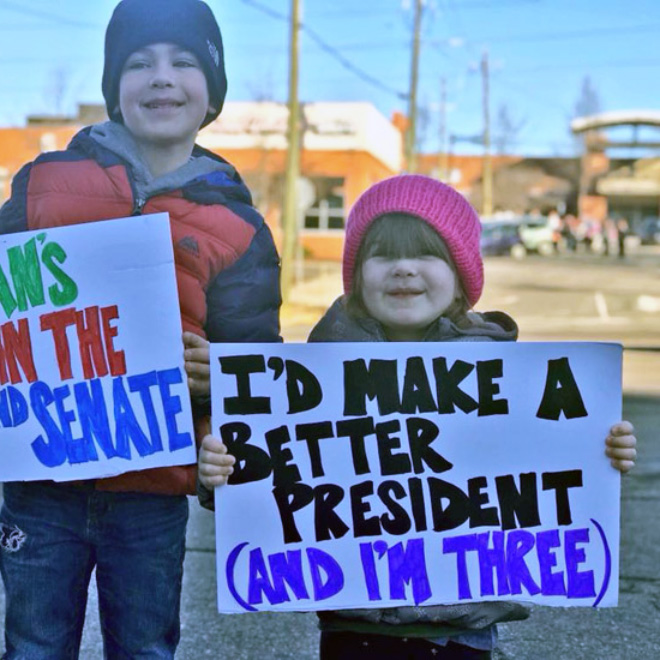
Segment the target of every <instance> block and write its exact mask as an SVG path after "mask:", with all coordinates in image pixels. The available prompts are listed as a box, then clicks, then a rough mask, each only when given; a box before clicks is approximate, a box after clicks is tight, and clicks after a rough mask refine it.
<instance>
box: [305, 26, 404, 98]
mask: <svg viewBox="0 0 660 660" xmlns="http://www.w3.org/2000/svg"><path fill="white" fill-rule="evenodd" d="M302 27H303V30H304V31H305V32H306V34H307V36H308V37H309V38H310V39H311V40H312V41H314V42H315V43H316V45H317V46H319V48H321V49H322V50H323V51H325V52H326V53H328V54H329V55H331V56H332V57H334V58H335V59H336V60H337V61H338V62H339V63H340V64H341V65H342V66H343V67H344V68H345V69H346V70H347V71H350V72H351V73H353V74H355V75H356V76H358V78H360V79H362V80H364V81H365V82H367V83H369V84H370V85H372V86H374V87H378V88H379V89H380V90H382V91H384V92H389V93H390V94H394V95H395V96H396V97H397V98H399V99H403V100H405V99H407V98H408V94H406V93H405V92H400V91H399V90H397V89H394V88H392V87H389V86H388V85H386V84H385V83H383V82H381V81H380V80H378V79H377V78H374V77H373V76H372V75H370V74H368V73H366V72H365V71H362V69H359V68H358V67H356V66H355V65H354V64H353V63H352V62H350V61H349V60H347V59H346V58H345V57H344V56H343V55H342V54H341V53H340V52H339V51H337V50H336V49H335V48H333V47H332V46H330V45H329V44H328V43H326V42H325V41H323V39H321V37H320V36H319V35H318V34H317V33H316V32H314V30H312V29H310V28H308V27H306V26H304V25H303V26H302Z"/></svg>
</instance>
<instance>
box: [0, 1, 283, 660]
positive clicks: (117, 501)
mask: <svg viewBox="0 0 660 660" xmlns="http://www.w3.org/2000/svg"><path fill="white" fill-rule="evenodd" d="M102 86H103V94H104V98H105V101H106V106H107V111H108V115H109V117H110V121H109V122H106V123H104V124H100V125H96V126H92V127H88V128H86V129H84V130H82V131H81V132H80V133H79V134H78V135H76V136H75V137H74V138H73V140H72V142H71V144H70V145H69V147H68V148H67V150H66V151H63V152H56V153H49V154H45V155H42V156H40V157H39V158H37V159H36V160H35V161H34V162H33V163H29V164H27V165H26V166H24V167H23V169H22V170H21V171H20V172H19V174H18V175H17V176H16V178H15V180H14V182H13V187H12V197H11V199H10V200H9V201H8V202H7V204H5V206H4V207H3V208H2V210H0V233H9V232H17V231H25V230H34V229H41V228H46V227H56V226H62V225H70V224H76V223H80V222H93V221H96V220H103V219H107V218H116V217H125V216H130V215H136V214H141V213H157V212H168V213H169V214H170V221H171V229H172V240H173V244H174V253H175V265H176V272H177V284H178V289H179V299H180V305H181V318H182V325H183V329H184V331H185V332H184V345H185V347H186V352H185V356H186V370H187V372H188V376H189V385H190V390H191V395H192V397H193V410H194V412H195V415H196V418H197V420H198V421H200V422H202V421H203V419H204V415H205V413H206V412H207V410H206V407H207V405H206V404H207V403H208V394H209V385H208V364H205V362H208V357H207V352H206V348H205V345H206V340H205V339H204V337H206V338H208V339H209V340H211V341H225V342H227V341H229V342H232V341H280V339H279V321H278V310H279V305H280V294H279V259H278V256H277V253H276V250H275V247H274V245H273V241H272V237H271V235H270V232H269V230H268V228H267V226H266V224H265V223H264V221H263V219H262V218H261V216H260V215H259V214H258V213H257V211H256V210H255V209H254V208H253V207H252V202H251V197H250V194H249V192H248V190H247V188H246V187H245V185H244V184H243V182H242V180H241V178H240V176H239V175H238V174H237V173H236V171H235V170H234V168H233V167H232V166H231V165H229V164H228V163H227V162H226V161H224V160H223V159H221V158H219V157H218V156H216V155H215V154H213V153H211V152H208V151H205V150H204V149H201V148H200V147H198V146H196V145H195V139H196V136H197V133H198V131H199V129H200V127H203V126H206V125H207V124H208V123H210V122H211V121H213V120H214V119H215V118H216V117H217V116H218V115H219V114H220V111H221V109H222V105H223V102H224V98H225V93H226V88H227V82H226V77H225V70H224V60H223V48H222V38H221V35H220V30H219V28H218V25H217V23H216V21H215V18H214V16H213V14H212V12H211V10H210V9H209V7H208V6H207V5H206V4H205V3H204V2H202V1H201V0H122V2H120V3H119V4H118V5H117V7H116V8H115V11H114V13H113V16H112V18H111V20H110V23H109V25H108V28H107V32H106V42H105V66H104V72H103V85H102ZM145 249H148V246H145ZM194 492H195V466H194V465H190V466H180V467H173V468H160V469H152V470H144V471H141V472H132V473H127V474H123V475H120V476H118V477H114V478H110V479H98V480H93V481H84V482H75V483H53V482H26V483H20V482H13V483H7V484H5V486H4V498H5V501H4V505H3V508H2V511H1V512H0V532H1V537H4V536H5V535H6V534H10V533H13V532H20V534H19V536H20V538H21V539H22V542H21V543H20V544H19V547H18V548H16V547H15V546H14V547H13V548H12V551H11V552H10V551H8V548H7V546H6V545H4V546H3V548H2V550H0V569H1V570H2V577H3V581H4V584H5V591H6V625H5V641H6V655H5V657H6V658H18V657H21V658H27V657H29V658H31V659H37V658H50V659H52V658H58V659H62V660H64V659H65V658H77V657H78V653H79V646H80V638H81V633H82V628H83V619H84V614H85V604H86V599H87V589H88V584H89V579H90V574H91V572H92V569H93V568H94V567H95V568H96V576H97V577H96V579H97V585H98V592H99V609H100V617H101V629H102V633H103V638H104V647H105V656H106V657H107V658H129V657H130V658H134V657H141V658H147V657H148V658H156V657H157V658H173V657H174V652H175V649H176V646H177V643H178V640H179V600H180V591H181V580H182V574H183V556H184V549H185V529H186V522H187V517H188V502H187V498H186V495H188V494H192V493H194ZM14 538H16V537H15V536H14ZM14 549H15V551H13V550H14Z"/></svg>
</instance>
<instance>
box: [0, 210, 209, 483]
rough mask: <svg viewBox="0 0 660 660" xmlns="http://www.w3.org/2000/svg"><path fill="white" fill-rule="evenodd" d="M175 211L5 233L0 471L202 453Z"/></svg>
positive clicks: (1, 250)
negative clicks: (180, 298) (180, 290)
mask: <svg viewBox="0 0 660 660" xmlns="http://www.w3.org/2000/svg"><path fill="white" fill-rule="evenodd" d="M181 334H182V333H181V321H180V314H179V305H178V302H177V289H176V279H175V271H174V257H173V251H172V241H171V237H170V225H169V219H168V216H167V214H156V215H145V216H139V217H131V218H123V219H117V220H110V221H104V222H93V223H89V224H82V225H75V226H70V227H61V228H58V229H48V230H46V231H40V232H26V233H21V234H10V235H6V236H0V481H21V480H35V479H53V480H56V481H67V480H73V479H89V478H95V477H103V476H110V475H115V474H119V473H122V472H127V471H133V470H141V469H145V468H152V467H162V466H167V465H181V464H188V463H194V462H195V460H196V457H195V446H194V440H193V432H192V417H191V411H190V398H189V394H188V389H187V383H186V377H185V373H184V370H183V342H182V339H181Z"/></svg>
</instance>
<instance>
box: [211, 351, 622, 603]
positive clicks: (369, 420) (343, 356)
mask: <svg viewBox="0 0 660 660" xmlns="http://www.w3.org/2000/svg"><path fill="white" fill-rule="evenodd" d="M621 355H622V352H621V347H620V346H618V345H614V344H592V343H584V344H577V343H538V344H533V343H520V344H513V343H496V342H484V343H481V342H479V343H472V342H471V343H415V344H404V343H363V344H343V343H328V344H307V345H304V344H290V345H278V344H259V345H256V344H255V345H250V346H246V345H242V346H239V345H228V344H223V345H213V346H212V350H211V365H212V369H211V378H212V381H211V391H212V395H213V402H212V405H213V433H214V435H216V436H219V437H221V438H223V440H224V442H225V443H226V444H227V445H228V448H229V452H230V453H232V454H234V455H235V456H236V458H237V465H236V466H235V472H234V474H233V476H232V478H231V480H230V484H229V485H227V486H225V487H223V488H219V489H217V490H216V544H217V574H218V608H219V610H220V611H221V612H246V611H257V610H279V611H290V610H332V609H342V608H356V607H388V606H397V605H405V604H410V605H414V604H417V605H431V604H440V603H459V602H468V601H473V600H474V601H476V600H523V601H533V602H537V603H541V604H545V605H557V606H566V605H582V606H612V605H615V604H616V602H617V593H618V570H619V569H618V566H619V550H618V548H619V494H620V493H619V487H620V476H619V473H618V472H617V471H616V470H615V469H614V468H612V467H611V466H610V464H609V461H608V459H607V458H606V457H605V455H604V450H605V437H606V435H607V433H608V431H609V428H610V426H611V425H612V424H613V423H615V422H617V421H619V420H620V418H621Z"/></svg>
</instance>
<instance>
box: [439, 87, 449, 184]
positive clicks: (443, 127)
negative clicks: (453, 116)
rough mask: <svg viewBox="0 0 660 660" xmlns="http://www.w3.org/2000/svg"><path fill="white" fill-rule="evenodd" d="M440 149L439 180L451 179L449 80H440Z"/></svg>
mask: <svg viewBox="0 0 660 660" xmlns="http://www.w3.org/2000/svg"><path fill="white" fill-rule="evenodd" d="M439 138H440V149H439V150H438V179H440V181H445V182H446V181H447V179H449V160H448V157H447V156H448V154H447V79H446V78H445V77H444V76H443V77H442V78H441V79H440V130H439Z"/></svg>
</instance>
